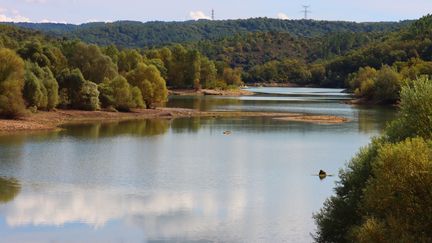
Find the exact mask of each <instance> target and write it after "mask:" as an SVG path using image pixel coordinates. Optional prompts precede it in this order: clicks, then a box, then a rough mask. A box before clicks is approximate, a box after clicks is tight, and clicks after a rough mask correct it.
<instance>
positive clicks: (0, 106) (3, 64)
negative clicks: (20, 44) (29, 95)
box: [0, 48, 25, 118]
mask: <svg viewBox="0 0 432 243" xmlns="http://www.w3.org/2000/svg"><path fill="white" fill-rule="evenodd" d="M23 88H24V61H23V60H22V59H21V58H20V57H19V56H18V55H17V54H16V53H15V52H13V51H12V50H9V49H5V48H3V49H0V116H3V117H7V118H13V117H17V116H20V115H22V114H23V113H24V111H25V105H24V99H23V95H22V90H23Z"/></svg>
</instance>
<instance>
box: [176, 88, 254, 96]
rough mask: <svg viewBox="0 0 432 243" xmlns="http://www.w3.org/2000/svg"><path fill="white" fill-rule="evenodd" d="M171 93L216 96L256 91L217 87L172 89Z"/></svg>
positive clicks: (251, 93) (248, 93)
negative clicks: (218, 88) (220, 88)
mask: <svg viewBox="0 0 432 243" xmlns="http://www.w3.org/2000/svg"><path fill="white" fill-rule="evenodd" d="M168 94H169V95H178V96H187V95H198V96H200V95H215V96H250V95H254V94H255V93H254V92H252V91H247V90H243V89H233V90H216V89H200V90H195V89H170V90H169V91H168Z"/></svg>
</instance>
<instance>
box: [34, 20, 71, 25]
mask: <svg viewBox="0 0 432 243" xmlns="http://www.w3.org/2000/svg"><path fill="white" fill-rule="evenodd" d="M39 23H52V24H67V22H66V21H65V20H62V21H57V20H50V19H42V20H41V21H39Z"/></svg>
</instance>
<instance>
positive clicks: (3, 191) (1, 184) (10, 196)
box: [0, 177, 21, 204]
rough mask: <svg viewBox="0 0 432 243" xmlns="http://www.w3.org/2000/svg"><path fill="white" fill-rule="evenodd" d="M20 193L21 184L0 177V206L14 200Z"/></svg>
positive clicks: (11, 179)
mask: <svg viewBox="0 0 432 243" xmlns="http://www.w3.org/2000/svg"><path fill="white" fill-rule="evenodd" d="M20 191H21V184H20V183H19V182H18V180H16V179H14V178H2V177H0V204H2V203H8V202H10V201H12V200H14V198H15V197H16V196H17V195H18V194H19V193H20Z"/></svg>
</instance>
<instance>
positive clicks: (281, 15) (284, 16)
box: [277, 13, 289, 20]
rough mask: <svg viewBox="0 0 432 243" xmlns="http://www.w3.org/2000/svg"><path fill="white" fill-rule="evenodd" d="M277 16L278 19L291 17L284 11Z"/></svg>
mask: <svg viewBox="0 0 432 243" xmlns="http://www.w3.org/2000/svg"><path fill="white" fill-rule="evenodd" d="M277 18H278V19H284V20H286V19H289V18H288V15H286V14H284V13H278V14H277Z"/></svg>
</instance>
